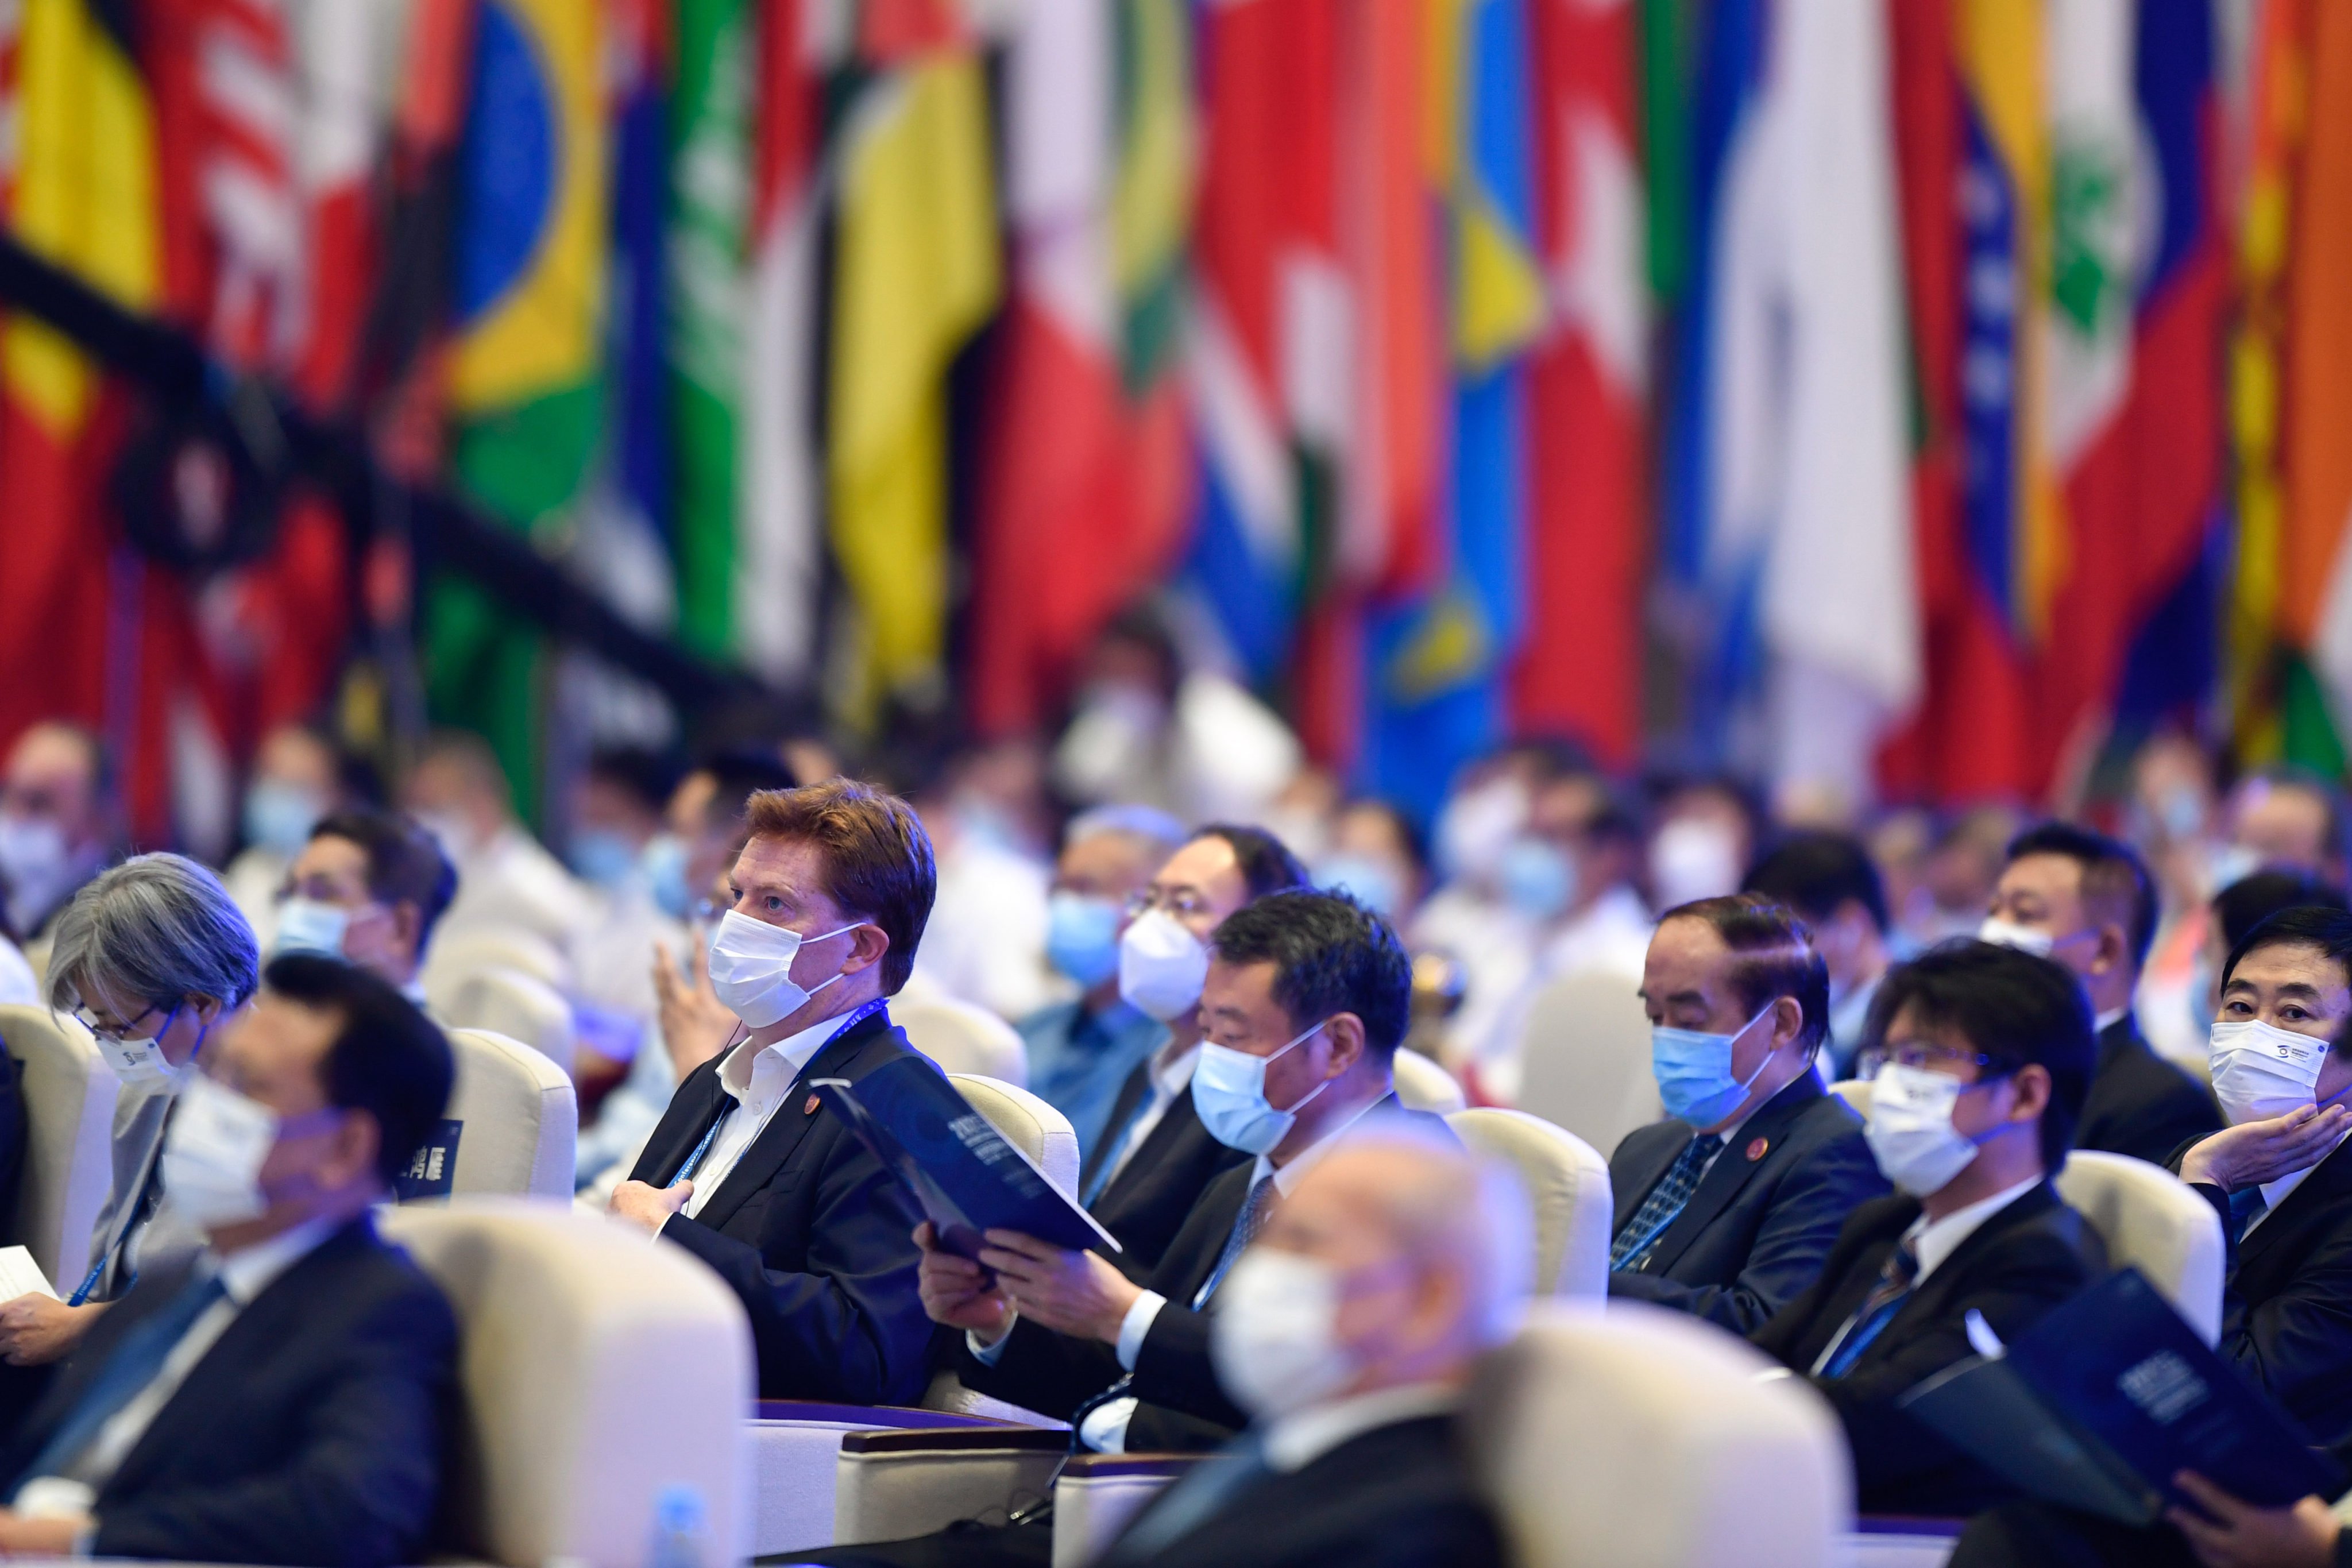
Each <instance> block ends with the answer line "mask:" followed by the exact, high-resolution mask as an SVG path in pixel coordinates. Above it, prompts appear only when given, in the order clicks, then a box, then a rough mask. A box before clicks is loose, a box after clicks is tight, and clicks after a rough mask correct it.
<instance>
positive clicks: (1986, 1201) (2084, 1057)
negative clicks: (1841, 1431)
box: [1752, 942, 2106, 1515]
mask: <svg viewBox="0 0 2352 1568" xmlns="http://www.w3.org/2000/svg"><path fill="white" fill-rule="evenodd" d="M1868 1037H1869V1041H1870V1044H1869V1046H1868V1047H1866V1048H1868V1049H1871V1050H1874V1051H1875V1052H1877V1053H1878V1054H1879V1057H1880V1059H1882V1060H1883V1061H1884V1063H1885V1065H1884V1066H1883V1067H1881V1068H1879V1070H1878V1073H1877V1075H1876V1076H1875V1077H1874V1079H1872V1080H1871V1114H1870V1124H1869V1130H1868V1134H1869V1139H1870V1147H1871V1151H1872V1152H1873V1153H1874V1155H1875V1156H1876V1157H1877V1160H1878V1164H1879V1168H1880V1170H1881V1171H1883V1172H1884V1173H1885V1175H1886V1177H1887V1179H1888V1180H1889V1181H1891V1182H1893V1183H1894V1184H1895V1187H1896V1188H1897V1189H1898V1190H1897V1191H1896V1193H1895V1194H1894V1195H1892V1196H1889V1197H1884V1198H1879V1199H1876V1200H1874V1201H1873V1202H1871V1203H1867V1204H1864V1205H1862V1207H1861V1208H1859V1209H1857V1210H1856V1211H1855V1212H1854V1215H1853V1218H1852V1219H1850V1220H1849V1221H1847V1223H1846V1226H1845V1228H1844V1229H1843V1230H1842V1231H1841V1232H1839V1234H1838V1238H1837V1244H1836V1245H1835V1246H1834V1247H1832V1248H1831V1249H1830V1255H1829V1258H1828V1259H1827V1261H1826V1262H1825V1263H1824V1264H1823V1265H1822V1274H1821V1278H1820V1279H1819V1280H1817V1281H1816V1282H1815V1283H1814V1285H1813V1286H1812V1288H1811V1289H1808V1290H1807V1291H1806V1292H1805V1293H1804V1294H1803V1295H1801V1296H1800V1297H1798V1298H1797V1299H1796V1300H1793V1301H1791V1302H1790V1303H1789V1305H1788V1306H1786V1307H1784V1308H1782V1309H1781V1310H1780V1312H1779V1313H1778V1314H1777V1315H1775V1316H1774V1317H1773V1319H1772V1320H1771V1321H1769V1322H1768V1323H1766V1324H1765V1325H1764V1326H1763V1327H1762V1328H1761V1329H1759V1330H1758V1331H1756V1333H1755V1334H1754V1335H1753V1336H1752V1337H1753V1338H1754V1340H1755V1342H1756V1343H1757V1345H1758V1346H1759V1348H1761V1349H1762V1350H1763V1351H1764V1352H1766V1353H1768V1354H1769V1355H1772V1356H1774V1357H1776V1358H1778V1359H1779V1360H1780V1362H1782V1363H1784V1364H1786V1365H1787V1366H1788V1367H1789V1368H1790V1370H1791V1371H1793V1372H1795V1373H1799V1374H1800V1375H1802V1376H1806V1377H1809V1378H1811V1380H1812V1383H1813V1384H1814V1386H1815V1387H1817V1388H1818V1389H1820V1390H1821V1392H1822V1394H1823V1395H1824V1396H1826V1397H1827V1398H1828V1400H1829V1402H1830V1404H1831V1405H1832V1407H1833V1408H1834V1409H1835V1410H1836V1411H1837V1414H1838V1418H1839V1420H1840V1421H1841V1422H1842V1423H1843V1425H1844V1426H1845V1431H1846V1437H1847V1441H1848V1443H1849V1445H1850V1446H1851V1447H1852V1448H1853V1462H1854V1482H1855V1488H1856V1492H1857V1502H1858V1504H1859V1506H1860V1508H1861V1509H1862V1510H1863V1511H1864V1512H1865V1513H1907V1514H1940V1515H1963V1514H1969V1513H1973V1512H1975V1511H1976V1510H1979V1509H1980V1508H1983V1507H1986V1506H1988V1505H1990V1503H1993V1502H1996V1501H1999V1500H2001V1499H2003V1498H2004V1497H2006V1496H2009V1495H2012V1494H2011V1490H2010V1489H2008V1488H2007V1487H2006V1486H2005V1485H2004V1484H2003V1483H2002V1482H2001V1481H2000V1479H1999V1478H1997V1477H1995V1476H1994V1475H1993V1474H1992V1473H1991V1472H1990V1471H1989V1470H1987V1469H1985V1468H1983V1467H1981V1466H1979V1465H1978V1464H1977V1463H1975V1462H1974V1461H1973V1460H1971V1459H1969V1458H1967V1457H1966V1456H1964V1455H1962V1454H1960V1453H1959V1452H1958V1450H1956V1449H1955V1448H1953V1447H1951V1446H1950V1445H1948V1443H1946V1442H1945V1441H1944V1440H1943V1439H1942V1438H1941V1437H1940V1436H1937V1434H1936V1433H1934V1432H1933V1431H1931V1430H1929V1429H1928V1428H1927V1426H1924V1425H1922V1424H1921V1423H1920V1422H1918V1421H1917V1420H1916V1419H1915V1418H1913V1417H1912V1416H1911V1415H1907V1414H1906V1413H1905V1412H1904V1411H1902V1410H1899V1409H1897V1408H1896V1407H1895V1400H1896V1399H1897V1398H1898V1397H1899V1396H1900V1395H1901V1394H1904V1393H1906V1391H1908V1390H1909V1389H1912V1388H1914V1387H1916V1386H1917V1385H1918V1384H1921V1383H1923V1382H1925V1381H1926V1380H1927V1378H1929V1377H1931V1376H1933V1375H1934V1374H1935V1373H1938V1372H1941V1371H1942V1370H1944V1369H1945V1368H1946V1367H1948V1366H1950V1365H1951V1364H1952V1363H1955V1362H1958V1361H1959V1360H1961V1359H1962V1358H1964V1357H1966V1356H1968V1355H1969V1353H1971V1347H1970V1344H1969V1331H1968V1320H1969V1315H1970V1314H1971V1313H1978V1314H1981V1316H1982V1317H1983V1319H1984V1321H1985V1322H1986V1323H1987V1324H1989V1325H1990V1327H1991V1328H1992V1330H1993V1331H1994V1332H1995V1333H1997V1334H1999V1335H2000V1336H2001V1337H2002V1338H2004V1339H2007V1338H2011V1337H2013V1336H2015V1335H2016V1334H2018V1333H2021V1332H2022V1331H2024V1330H2025V1329H2027V1328H2029V1327H2031V1326H2032V1323H2033V1322H2034V1321H2037V1320H2038V1319H2040V1318H2041V1317H2042V1314H2043V1313H2045V1312H2047V1311H2048V1310H2050V1309H2051V1308H2053V1307H2055V1306H2057V1305H2058V1304H2059V1303H2061V1302H2063V1301H2064V1300H2066V1299H2067V1298H2069V1297H2070V1296H2072V1295H2074V1292H2075V1291H2077V1290H2079V1289H2082V1288H2083V1287H2084V1286H2085V1285H2088V1284H2090V1283H2091V1282H2092V1281H2093V1280H2095V1279H2098V1278H2099V1277H2100V1276H2101V1275H2102V1274H2104V1273H2105V1271H2106V1254H2105V1248H2104V1247H2102V1246H2101V1244H2100V1241H2099V1237H2098V1236H2097V1234H2096V1233H2095V1232H2094V1231H2093V1230H2092V1229H2091V1227H2090V1226H2089V1225H2088V1224H2087V1223H2085V1222H2084V1219H2083V1216H2082V1215H2078V1214H2076V1213H2074V1210H2072V1209H2070V1208H2068V1207H2066V1205H2064V1204H2063V1203H2062V1202H2060V1201H2059V1198H2058V1194H2056V1192H2055V1191H2054V1190H2053V1188H2052V1187H2051V1185H2050V1180H2049V1176H2050V1173H2052V1172H2054V1171H2055V1170H2057V1169H2058V1168H2059V1166H2060V1165H2061V1164H2063V1162H2064V1160H2065V1157H2066V1148H2067V1142H2068V1140H2069V1139H2070V1138H2071V1136H2072V1135H2073V1132H2074V1119H2075V1118H2076V1116H2078V1115H2079V1114H2080V1113H2081V1110H2082V1106H2083V1100H2084V1094H2085V1093H2086V1092H2087V1089H2088V1086H2089V1083H2090V1078H2091V1070H2092V1061H2093V1050H2094V1047H2093V1045H2092V1037H2091V1019H2090V1011H2089V1008H2088V1007H2087V1006H2086V1005H2085V1004H2084V999H2083V992H2082V988H2081V987H2080V986H2079V985H2077V984H2075V983H2074V977H2073V976H2072V975H2071V974H2069V973H2067V972H2066V971H2065V970H2063V969H2062V968H2060V967H2059V966H2058V965H2057V964H2055V963H2052V962H2050V961H2049V960H2048V959H2044V958H2036V957H2034V956H2033V955H2032V954H2030V953H2023V952H2014V951H2011V950H2010V949H2007V948H2003V947H1998V946H1995V945H1992V944H1990V943H1987V942H1952V943H1947V944H1946V945H1944V946H1942V947H1938V948H1935V949H1932V950H1930V951H1929V952H1927V953H1925V954H1924V955H1922V956H1921V957H1919V958H1917V959H1916V960H1914V961H1913V962H1912V963H1907V964H1904V965H1902V966H1900V967H1898V968H1896V969H1895V970H1894V971H1892V972H1891V973H1889V974H1888V975H1887V977H1886V981H1885V984H1884V985H1883V986H1882V987H1881V988H1880V991H1879V995H1878V1001H1877V1003H1876V1005H1874V1006H1873V1008H1872V1009H1871V1021H1870V1026H1869V1031H1868Z"/></svg>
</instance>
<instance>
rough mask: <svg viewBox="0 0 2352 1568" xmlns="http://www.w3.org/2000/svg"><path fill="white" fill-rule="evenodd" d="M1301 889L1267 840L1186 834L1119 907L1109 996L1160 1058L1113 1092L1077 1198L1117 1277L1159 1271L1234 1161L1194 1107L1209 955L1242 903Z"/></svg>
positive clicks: (1278, 848)
mask: <svg viewBox="0 0 2352 1568" xmlns="http://www.w3.org/2000/svg"><path fill="white" fill-rule="evenodd" d="M1306 886H1307V868H1305V867H1304V866H1301V865H1300V864H1299V863H1298V858H1297V856H1295V855H1293V854H1291V853H1290V851H1289V850H1288V849H1286V848H1285V847H1283V845H1282V841H1281V840H1279V839H1277V838H1276V837H1274V836H1273V835H1272V834H1269V833H1267V832H1265V830H1264V829H1262V828H1256V827H1234V826H1213V827H1204V828H1202V830H1201V831H1200V832H1199V833H1197V834H1195V835H1193V836H1192V838H1191V839H1190V840H1188V841H1187V842H1186V843H1185V845H1184V847H1182V848H1181V849H1179V850H1177V851H1176V853H1175V854H1174V855H1172V856H1171V857H1170V858H1169V859H1168V863H1167V864H1166V865H1164V866H1162V867H1160V869H1159V870H1158V871H1156V872H1154V873H1153V875H1152V878H1151V881H1150V886H1148V887H1146V888H1145V889H1144V890H1143V892H1142V894H1141V895H1140V896H1139V897H1138V898H1136V899H1134V900H1130V901H1129V904H1128V921H1127V927H1126V929H1125V930H1124V931H1122V932H1121V933H1120V935H1119V941H1118V994H1119V995H1120V997H1121V998H1122V999H1123V1000H1124V1001H1125V1002H1126V1003H1127V1005H1129V1006H1130V1007H1134V1008H1136V1009H1137V1010H1138V1011H1139V1012H1141V1013H1143V1014H1145V1015H1146V1016H1150V1017H1152V1018H1155V1019H1157V1020H1159V1021H1160V1023H1161V1024H1162V1025H1163V1026H1165V1029H1164V1034H1163V1037H1162V1043H1161V1044H1160V1047H1159V1048H1158V1049H1157V1050H1155V1051H1154V1052H1152V1054H1151V1056H1150V1058H1147V1059H1146V1060H1145V1061H1144V1062H1143V1063H1142V1065H1140V1066H1139V1067H1138V1068H1135V1069H1134V1070H1133V1071H1132V1072H1130V1073H1129V1074H1128V1075H1127V1081H1126V1082H1125V1083H1124V1084H1122V1085H1120V1086H1119V1091H1118V1099H1117V1100H1114V1101H1112V1103H1111V1109H1110V1116H1109V1119H1108V1121H1106V1122H1105V1123H1104V1131H1103V1136H1102V1137H1101V1139H1099V1140H1098V1141H1097V1143H1096V1145H1095V1147H1094V1149H1093V1150H1092V1151H1091V1152H1089V1153H1088V1154H1087V1159H1086V1163H1085V1164H1084V1165H1083V1166H1082V1167H1081V1168H1080V1171H1079V1176H1078V1192H1079V1195H1080V1196H1081V1197H1082V1198H1083V1199H1084V1201H1085V1203H1086V1205H1087V1207H1088V1208H1089V1209H1091V1210H1092V1211H1093V1213H1094V1216H1095V1218H1097V1220H1100V1221H1101V1222H1102V1226H1103V1228H1104V1229H1105V1230H1108V1231H1109V1232H1110V1233H1111V1235H1113V1236H1114V1237H1118V1242H1119V1245H1120V1247H1122V1248H1124V1250H1123V1251H1121V1252H1120V1254H1119V1255H1118V1262H1119V1267H1120V1268H1124V1269H1126V1270H1127V1271H1128V1272H1129V1274H1130V1275H1131V1276H1133V1277H1135V1278H1142V1277H1143V1276H1145V1275H1147V1274H1149V1273H1150V1271H1151V1269H1152V1268H1155V1267H1157V1266H1158V1264H1159V1262H1160V1256H1161V1254H1162V1253H1164V1252H1165V1251H1166V1250H1167V1248H1168V1245H1169V1243H1170V1241H1171V1239H1172V1238H1173V1237H1175V1235H1176V1233H1177V1230H1178V1229H1179V1227H1181V1226H1182V1225H1183V1223H1184V1219H1185V1216H1186V1215H1190V1214H1191V1213H1192V1208H1193V1205H1195V1204H1196V1203H1198V1202H1199V1200H1200V1197H1201V1194H1202V1191H1203V1190H1204V1189H1205V1188H1206V1187H1207V1186H1208V1185H1209V1184H1210V1183H1211V1182H1212V1181H1213V1180H1214V1179H1215V1178H1216V1177H1217V1176H1218V1175H1219V1174H1220V1173H1223V1171H1224V1170H1225V1169H1226V1168H1227V1167H1229V1166H1231V1165H1233V1164H1234V1163H1236V1162H1238V1161H1239V1160H1240V1159H1241V1155H1240V1154H1238V1153H1237V1152H1234V1149H1233V1148H1232V1146H1231V1145H1229V1144H1226V1143H1223V1142H1220V1141H1219V1140H1218V1139H1217V1138H1216V1137H1215V1136H1214V1135H1213V1133H1212V1132H1211V1131H1209V1129H1208V1127H1207V1126H1206V1124H1205V1123H1204V1122H1203V1121H1202V1118H1201V1116H1200V1113H1199V1108H1198V1107H1197V1106H1196V1105H1195V1104H1194V1102H1193V1094H1192V1074H1193V1069H1194V1068H1196V1067H1197V1066H1198V1065H1199V1063H1200V1060H1201V1052H1202V1018H1201V987H1202V983H1203V982H1204V981H1205V980H1206V978H1207V976H1208V973H1209V954H1210V948H1211V944H1212V943H1213V942H1214V941H1215V939H1216V935H1217V932H1218V931H1219V930H1220V929H1221V928H1222V927H1223V923H1224V921H1226V920H1227V919H1228V918H1229V917H1230V916H1232V915H1233V914H1234V911H1235V910H1240V909H1241V908H1242V907H1243V906H1244V905H1246V904H1248V903H1249V902H1251V901H1252V900H1255V899H1261V898H1265V897H1266V896H1268V895H1269V894H1273V893H1276V892H1282V891H1286V890H1290V889H1303V888H1304V887H1306Z"/></svg>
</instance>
